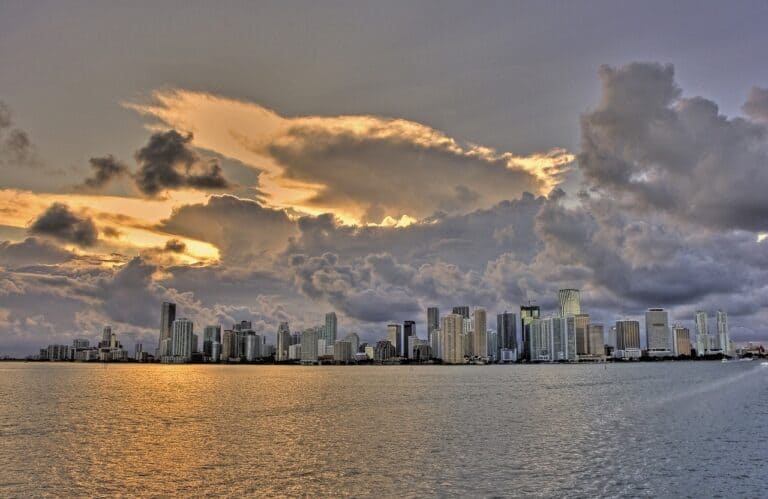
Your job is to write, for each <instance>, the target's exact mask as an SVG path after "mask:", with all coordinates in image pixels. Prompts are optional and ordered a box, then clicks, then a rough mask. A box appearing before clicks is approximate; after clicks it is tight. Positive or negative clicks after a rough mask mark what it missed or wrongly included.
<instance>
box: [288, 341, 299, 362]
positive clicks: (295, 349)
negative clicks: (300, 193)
mask: <svg viewBox="0 0 768 499" xmlns="http://www.w3.org/2000/svg"><path fill="white" fill-rule="evenodd" d="M288 360H301V343H295V344H293V345H289V346H288Z"/></svg>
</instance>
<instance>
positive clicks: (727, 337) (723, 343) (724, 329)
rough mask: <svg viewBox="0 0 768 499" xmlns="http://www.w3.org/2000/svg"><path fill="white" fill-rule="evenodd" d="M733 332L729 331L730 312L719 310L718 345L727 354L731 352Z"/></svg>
mask: <svg viewBox="0 0 768 499" xmlns="http://www.w3.org/2000/svg"><path fill="white" fill-rule="evenodd" d="M730 344H731V334H730V332H729V331H728V314H726V313H725V312H723V311H722V310H718V311H717V346H718V347H719V348H720V351H721V352H722V353H724V354H725V355H730V354H731V345H730Z"/></svg>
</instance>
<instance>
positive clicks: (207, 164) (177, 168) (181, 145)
mask: <svg viewBox="0 0 768 499" xmlns="http://www.w3.org/2000/svg"><path fill="white" fill-rule="evenodd" d="M191 141H192V135H191V134H190V135H182V134H180V133H179V132H177V131H176V130H169V131H167V132H158V133H155V134H153V135H152V136H151V137H150V138H149V142H148V143H147V145H146V146H144V147H142V148H141V149H139V150H138V151H137V152H136V161H137V162H138V163H139V169H138V171H137V172H136V175H135V180H136V185H137V187H138V188H139V190H141V192H142V193H144V194H146V195H148V196H156V195H157V194H159V193H160V192H161V191H162V190H163V189H166V188H171V189H178V188H184V187H193V188H198V189H224V188H227V187H229V182H227V180H226V179H225V178H224V176H223V174H222V170H221V166H220V165H219V163H218V161H217V160H216V159H214V158H202V157H201V156H200V155H199V154H198V153H197V152H196V151H195V150H194V149H193V148H192V147H190V142H191Z"/></svg>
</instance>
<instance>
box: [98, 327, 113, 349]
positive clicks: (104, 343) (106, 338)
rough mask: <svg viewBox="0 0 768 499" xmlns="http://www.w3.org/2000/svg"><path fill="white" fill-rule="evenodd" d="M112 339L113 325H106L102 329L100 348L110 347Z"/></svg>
mask: <svg viewBox="0 0 768 499" xmlns="http://www.w3.org/2000/svg"><path fill="white" fill-rule="evenodd" d="M111 339H112V326H104V328H103V329H102V330H101V342H100V343H99V347H100V348H106V347H108V346H109V342H110V340H111Z"/></svg>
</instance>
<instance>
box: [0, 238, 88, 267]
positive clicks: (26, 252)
mask: <svg viewBox="0 0 768 499" xmlns="http://www.w3.org/2000/svg"><path fill="white" fill-rule="evenodd" d="M72 258H74V255H73V254H72V253H71V252H69V251H67V250H65V249H63V248H60V247H58V246H56V245H55V244H51V243H50V242H48V241H45V240H42V239H38V238H36V237H28V238H26V239H24V240H23V241H21V242H13V241H2V242H0V265H2V266H5V267H17V266H22V265H31V264H43V265H54V264H59V263H64V262H67V261H69V260H71V259H72Z"/></svg>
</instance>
